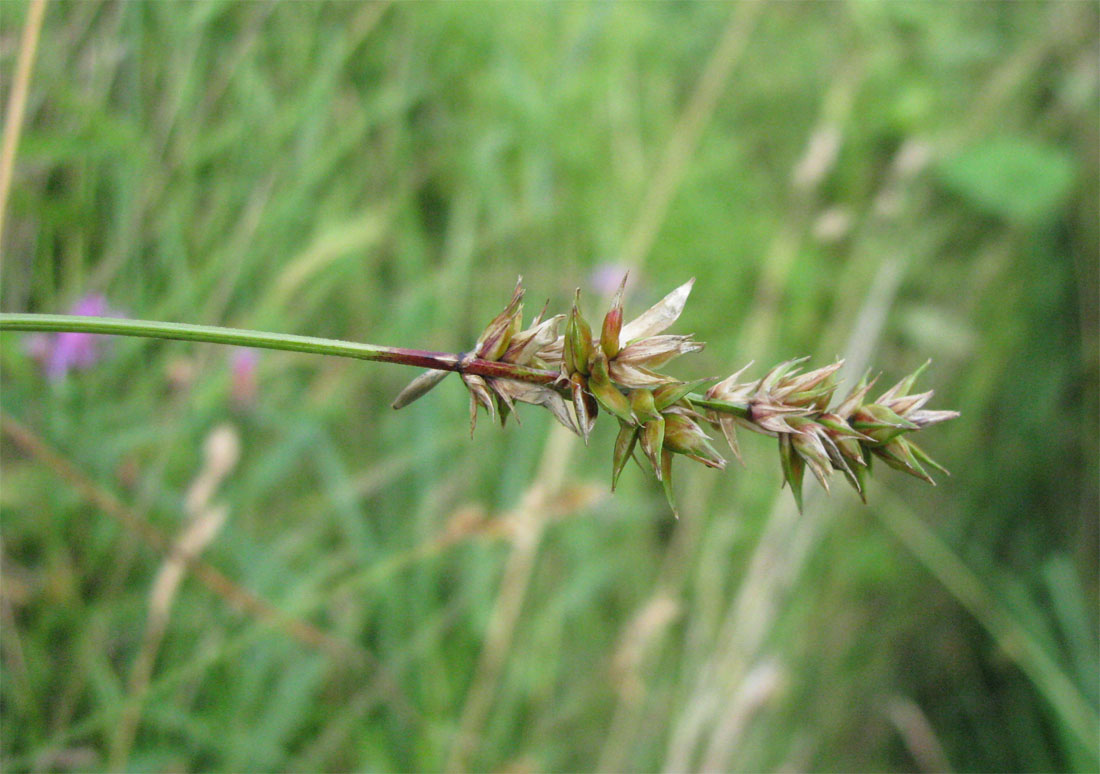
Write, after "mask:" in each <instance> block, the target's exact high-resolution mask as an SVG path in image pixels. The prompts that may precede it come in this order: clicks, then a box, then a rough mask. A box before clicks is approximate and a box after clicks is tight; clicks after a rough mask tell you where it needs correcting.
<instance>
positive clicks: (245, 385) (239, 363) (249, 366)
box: [229, 347, 260, 408]
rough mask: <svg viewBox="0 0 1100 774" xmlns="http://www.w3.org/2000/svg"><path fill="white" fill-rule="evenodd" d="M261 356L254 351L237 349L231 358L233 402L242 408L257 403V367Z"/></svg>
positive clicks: (242, 348)
mask: <svg viewBox="0 0 1100 774" xmlns="http://www.w3.org/2000/svg"><path fill="white" fill-rule="evenodd" d="M259 362H260V354H259V353H258V352H257V351H256V350H254V349H248V348H245V347H240V348H236V349H234V350H233V352H232V354H231V355H230V357H229V370H230V373H231V374H232V380H233V382H232V388H231V393H232V396H233V402H234V403H235V404H237V406H238V407H240V408H245V407H247V406H251V405H253V404H254V403H255V402H256V394H257V393H258V391H259V387H258V384H257V380H256V367H257V366H258V365H259Z"/></svg>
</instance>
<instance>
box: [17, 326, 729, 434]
mask: <svg viewBox="0 0 1100 774" xmlns="http://www.w3.org/2000/svg"><path fill="white" fill-rule="evenodd" d="M0 331H48V332H54V333H95V334H106V335H112V336H140V337H144V338H151V339H176V340H179V341H200V342H204V343H207V344H230V345H233V346H237V347H255V348H258V349H280V350H285V351H288V352H308V353H310V354H314V355H332V356H334V357H350V358H355V359H357V360H375V361H379V362H382V363H399V364H401V365H409V366H420V367H421V368H432V369H435V370H439V371H459V372H461V373H467V374H476V375H478V376H487V377H494V378H503V379H518V380H520V381H525V382H534V383H536V384H553V383H554V382H555V381H557V380H558V378H559V377H560V374H559V373H558V372H556V371H547V370H545V369H541V368H530V367H529V366H522V365H515V364H514V363H499V362H496V361H492V360H480V359H477V358H470V359H466V358H464V357H463V356H462V355H459V354H452V353H448V352H429V351H426V350H422V349H404V348H402V347H380V346H377V345H375V344H360V343H359V342H354V341H341V340H339V339H322V338H318V337H316V336H296V335H294V334H290V333H270V332H267V331H248V330H243V329H241V328H220V327H217V326H214V325H191V324H188V323H171V322H156V321H152V320H130V319H127V318H113V317H84V316H81V315H70V314H0ZM687 399H688V400H689V401H690V402H691V403H692V404H694V405H695V406H697V407H699V408H705V409H711V410H713V411H719V412H723V413H726V414H733V415H734V416H738V417H742V418H745V419H748V418H749V407H748V406H747V405H741V404H738V403H730V402H728V401H723V400H709V399H707V398H705V397H703V396H702V395H698V394H696V393H692V394H691V395H688V396H687Z"/></svg>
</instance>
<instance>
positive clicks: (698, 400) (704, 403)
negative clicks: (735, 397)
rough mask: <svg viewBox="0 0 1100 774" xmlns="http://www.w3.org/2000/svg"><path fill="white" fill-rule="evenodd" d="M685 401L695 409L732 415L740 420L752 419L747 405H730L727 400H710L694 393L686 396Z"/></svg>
mask: <svg viewBox="0 0 1100 774" xmlns="http://www.w3.org/2000/svg"><path fill="white" fill-rule="evenodd" d="M687 400H688V402H689V403H691V404H692V405H693V406H696V407H697V408H705V409H710V410H711V411H718V412H720V413H723V414H732V415H733V416H735V417H740V418H741V419H752V414H751V413H750V411H749V405H748V404H747V403H730V402H729V401H728V400H711V399H710V398H705V397H703V396H702V395H699V394H698V393H694V392H693V393H691V394H690V395H688V396H687Z"/></svg>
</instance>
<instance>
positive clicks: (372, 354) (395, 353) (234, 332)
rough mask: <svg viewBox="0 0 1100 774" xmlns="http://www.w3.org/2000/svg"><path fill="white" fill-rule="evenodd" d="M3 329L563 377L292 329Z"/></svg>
mask: <svg viewBox="0 0 1100 774" xmlns="http://www.w3.org/2000/svg"><path fill="white" fill-rule="evenodd" d="M0 331H51V332H68V333H98V334H110V335H114V336H141V337H145V338H154V339H176V340H180V341H201V342H205V343H209V344H230V345H233V346H238V347H255V348H258V349H279V350H285V351H288V352H308V353H311V354H315V355H332V356H335V357H350V358H355V359H358V360H375V361H379V362H383V363H399V364H402V365H410V366H420V367H421V368H433V369H436V370H441V371H461V372H463V373H469V374H477V375H479V376H489V377H498V378H507V379H519V380H521V381H527V382H536V383H539V384H547V383H550V382H553V381H554V380H555V379H557V378H558V374H557V373H556V372H553V371H544V370H542V369H538V368H528V367H526V366H520V365H514V364H512V363H497V362H493V361H489V360H478V359H471V360H463V357H462V356H461V355H457V354H451V353H447V352H428V351H425V350H419V349H403V348H400V347H380V346H376V345H374V344H360V343H358V342H354V341H340V340H338V339H322V338H318V337H316V336H295V335H293V334H288V333H268V332H266V331H247V330H242V329H240V328H220V327H217V326H213V325H190V324H187V323H169V322H154V321H150V320H129V319H121V318H109V317H83V316H79V315H65V314H0Z"/></svg>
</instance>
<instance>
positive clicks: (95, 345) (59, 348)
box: [27, 294, 121, 382]
mask: <svg viewBox="0 0 1100 774" xmlns="http://www.w3.org/2000/svg"><path fill="white" fill-rule="evenodd" d="M69 314H75V315H80V316H81V317H119V316H121V314H120V313H119V312H118V311H116V310H112V309H111V308H110V306H108V304H107V299H106V298H105V297H104V296H102V295H99V294H93V295H88V296H84V297H83V298H81V299H80V300H79V301H77V302H76V304H74V305H73V307H72V309H70V310H69ZM27 352H28V353H29V354H30V355H31V357H33V358H34V359H35V360H37V361H38V364H39V366H40V367H41V368H42V370H43V371H44V372H45V374H46V377H47V378H48V379H49V380H50V381H51V382H59V381H61V380H63V379H64V378H65V377H66V376H67V375H68V373H69V371H72V370H79V371H84V370H87V369H89V368H91V367H92V366H94V365H95V364H96V363H97V362H99V360H100V358H102V356H103V342H102V340H101V338H100V334H96V333H75V332H65V333H54V334H38V335H35V336H31V337H30V338H29V339H28V341H27Z"/></svg>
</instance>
